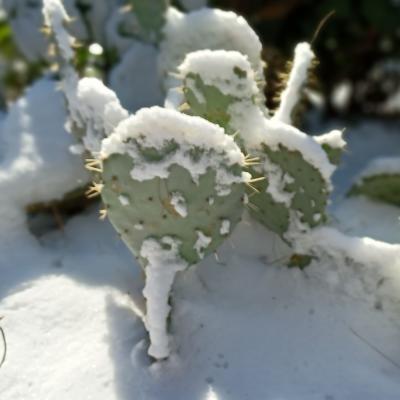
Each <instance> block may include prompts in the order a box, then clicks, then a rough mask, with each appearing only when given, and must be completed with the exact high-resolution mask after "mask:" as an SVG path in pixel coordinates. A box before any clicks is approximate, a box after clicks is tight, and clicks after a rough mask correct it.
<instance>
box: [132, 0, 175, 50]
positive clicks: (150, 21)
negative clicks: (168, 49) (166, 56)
mask: <svg viewBox="0 0 400 400" xmlns="http://www.w3.org/2000/svg"><path fill="white" fill-rule="evenodd" d="M130 2H131V4H132V6H133V12H134V13H135V16H136V18H137V20H138V22H139V25H140V28H141V35H142V37H143V39H144V40H146V41H149V42H152V43H154V42H158V41H159V40H160V39H161V38H162V29H163V26H164V23H165V13H166V12H167V9H168V6H169V1H168V0H130Z"/></svg>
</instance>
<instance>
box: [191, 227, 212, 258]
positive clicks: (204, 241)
mask: <svg viewBox="0 0 400 400" xmlns="http://www.w3.org/2000/svg"><path fill="white" fill-rule="evenodd" d="M196 233H197V241H196V243H195V244H194V249H195V250H196V252H197V254H198V256H199V257H200V258H203V257H204V250H206V249H207V247H208V246H209V245H210V243H211V238H210V237H209V236H207V235H205V234H204V233H203V232H202V231H197V232H196Z"/></svg>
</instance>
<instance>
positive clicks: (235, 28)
mask: <svg viewBox="0 0 400 400" xmlns="http://www.w3.org/2000/svg"><path fill="white" fill-rule="evenodd" d="M204 49H210V50H221V49H224V50H236V51H238V52H240V53H242V54H244V55H246V56H247V57H248V59H249V61H250V64H251V66H252V69H253V70H254V73H255V75H256V78H257V82H258V83H259V86H260V87H263V85H264V83H263V82H264V80H263V70H264V62H263V61H262V59H261V51H262V45H261V42H260V40H259V38H258V36H257V35H256V33H255V32H254V31H253V29H252V28H251V27H250V26H249V25H248V23H247V22H246V20H245V19H244V18H243V17H239V16H238V15H236V14H235V13H233V12H228V11H222V10H218V9H210V8H203V9H200V10H196V11H192V12H190V13H188V14H181V13H179V12H178V11H176V10H175V9H172V8H171V9H170V11H169V12H168V17H167V22H166V24H165V27H164V31H163V40H162V42H161V44H160V57H159V62H160V71H161V74H162V76H163V78H164V79H165V87H166V88H167V89H169V88H171V87H174V86H175V82H174V80H173V79H172V78H171V76H170V75H169V73H171V72H172V73H173V72H176V71H177V68H178V66H179V65H180V64H181V63H182V62H183V60H184V58H185V56H186V54H188V53H191V52H193V51H196V50H204Z"/></svg>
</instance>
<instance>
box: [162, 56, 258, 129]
mask: <svg viewBox="0 0 400 400" xmlns="http://www.w3.org/2000/svg"><path fill="white" fill-rule="evenodd" d="M178 73H179V77H180V85H181V86H180V87H178V88H175V89H170V91H169V93H168V97H167V100H166V106H167V107H169V108H178V109H180V110H181V111H183V112H185V113H186V114H189V115H196V116H200V117H202V118H205V119H207V120H208V121H210V122H213V123H215V124H218V125H220V126H221V127H223V128H224V129H225V131H226V133H227V134H234V133H236V131H237V126H236V125H237V124H236V123H235V121H236V119H240V118H241V116H240V115H238V114H240V113H241V112H242V111H244V110H246V111H251V110H252V109H254V108H255V109H256V110H257V111H259V107H262V101H263V99H262V97H260V96H259V94H260V92H259V90H258V87H257V84H256V81H255V76H254V72H253V70H252V68H251V66H250V63H249V61H248V58H247V57H246V56H244V55H242V54H240V53H238V52H236V51H226V50H214V51H211V50H199V51H195V52H192V53H189V54H188V55H187V57H186V58H185V60H184V62H183V63H182V64H181V65H180V66H179V67H178Z"/></svg>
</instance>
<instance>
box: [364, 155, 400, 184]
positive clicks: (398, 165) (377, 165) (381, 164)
mask: <svg viewBox="0 0 400 400" xmlns="http://www.w3.org/2000/svg"><path fill="white" fill-rule="evenodd" d="M384 174H386V175H399V174H400V157H396V156H393V157H379V158H376V159H373V160H371V162H370V163H369V164H368V165H367V166H366V168H365V169H364V170H362V171H361V173H360V176H359V181H361V180H363V179H364V178H367V177H369V176H373V175H384Z"/></svg>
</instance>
